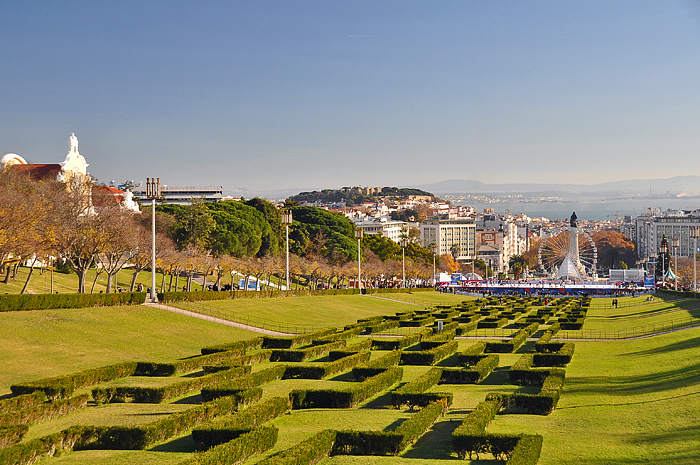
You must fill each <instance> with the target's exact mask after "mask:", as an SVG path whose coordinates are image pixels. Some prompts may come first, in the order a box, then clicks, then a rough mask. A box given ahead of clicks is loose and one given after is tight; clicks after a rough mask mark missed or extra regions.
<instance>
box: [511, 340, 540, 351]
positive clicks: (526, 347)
mask: <svg viewBox="0 0 700 465" xmlns="http://www.w3.org/2000/svg"><path fill="white" fill-rule="evenodd" d="M536 342H537V341H526V342H525V344H523V345H521V346H520V347H518V350H516V351H515V352H513V353H514V354H529V353H532V352H534V351H535V343H536Z"/></svg>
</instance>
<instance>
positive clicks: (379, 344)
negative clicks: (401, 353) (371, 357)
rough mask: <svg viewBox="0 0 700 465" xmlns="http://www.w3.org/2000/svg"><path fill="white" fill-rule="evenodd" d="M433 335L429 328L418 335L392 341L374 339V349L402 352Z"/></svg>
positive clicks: (392, 339)
mask: <svg viewBox="0 0 700 465" xmlns="http://www.w3.org/2000/svg"><path fill="white" fill-rule="evenodd" d="M432 335H433V331H432V330H431V329H429V328H426V329H422V330H420V331H419V332H417V333H416V334H411V335H408V336H403V337H400V338H391V339H388V338H387V339H385V338H382V339H372V349H374V350H401V349H405V348H406V347H410V346H412V345H413V344H415V343H417V342H420V341H421V340H423V339H424V338H427V337H430V336H432Z"/></svg>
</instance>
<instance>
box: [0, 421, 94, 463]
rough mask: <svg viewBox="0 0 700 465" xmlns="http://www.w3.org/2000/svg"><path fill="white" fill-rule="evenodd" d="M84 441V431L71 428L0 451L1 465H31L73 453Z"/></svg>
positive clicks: (78, 428)
mask: <svg viewBox="0 0 700 465" xmlns="http://www.w3.org/2000/svg"><path fill="white" fill-rule="evenodd" d="M82 439H83V429H82V428H80V427H71V428H68V429H67V430H64V431H61V432H59V433H54V434H51V435H49V436H44V437H41V438H37V439H33V440H31V441H27V442H22V443H19V444H15V445H12V446H9V447H5V448H3V449H0V465H29V464H32V463H34V462H36V461H37V460H39V459H41V458H43V457H53V456H54V455H59V454H61V453H62V452H68V451H71V450H72V449H73V447H74V445H75V444H76V443H77V442H79V441H81V440H82Z"/></svg>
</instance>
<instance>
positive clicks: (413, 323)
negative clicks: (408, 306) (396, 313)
mask: <svg viewBox="0 0 700 465" xmlns="http://www.w3.org/2000/svg"><path fill="white" fill-rule="evenodd" d="M434 321H435V317H434V316H426V317H423V318H418V317H416V318H414V319H412V320H402V321H399V326H400V327H406V328H417V327H421V326H428V325H429V324H431V323H433V322H434Z"/></svg>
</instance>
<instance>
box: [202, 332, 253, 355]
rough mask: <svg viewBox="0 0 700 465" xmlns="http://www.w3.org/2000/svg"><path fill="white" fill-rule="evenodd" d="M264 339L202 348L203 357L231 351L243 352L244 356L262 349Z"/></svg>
mask: <svg viewBox="0 0 700 465" xmlns="http://www.w3.org/2000/svg"><path fill="white" fill-rule="evenodd" d="M262 342H263V338H262V336H260V337H255V338H253V339H248V340H245V341H235V342H227V343H225V344H217V345H215V346H208V347H203V348H202V355H209V354H214V353H216V352H228V351H231V350H242V353H241V355H242V354H245V353H246V351H248V350H251V349H259V348H260V347H262Z"/></svg>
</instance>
